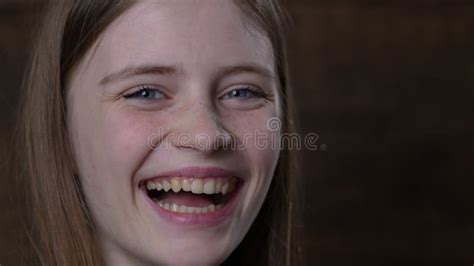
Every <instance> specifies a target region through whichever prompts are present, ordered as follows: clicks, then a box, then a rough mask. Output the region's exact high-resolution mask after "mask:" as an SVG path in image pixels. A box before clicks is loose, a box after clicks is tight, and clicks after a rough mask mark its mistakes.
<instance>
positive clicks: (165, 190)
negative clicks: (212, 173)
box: [146, 177, 238, 214]
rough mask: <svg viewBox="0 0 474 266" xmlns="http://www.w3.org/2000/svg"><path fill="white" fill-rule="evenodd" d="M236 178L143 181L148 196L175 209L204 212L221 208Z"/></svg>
mask: <svg viewBox="0 0 474 266" xmlns="http://www.w3.org/2000/svg"><path fill="white" fill-rule="evenodd" d="M237 182H238V179H237V178H235V177H206V178H187V177H170V178H161V179H160V180H150V181H148V182H147V183H146V188H147V193H148V196H149V197H150V198H151V199H152V200H153V201H154V202H156V203H158V205H159V206H160V207H161V208H163V209H165V210H167V211H171V212H175V213H188V214H189V213H196V214H199V213H207V212H214V211H216V210H219V209H221V208H222V207H223V206H224V204H225V203H226V202H227V200H228V196H227V195H229V194H230V192H232V191H233V190H234V188H235V186H236V184H237Z"/></svg>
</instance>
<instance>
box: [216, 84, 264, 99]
mask: <svg viewBox="0 0 474 266" xmlns="http://www.w3.org/2000/svg"><path fill="white" fill-rule="evenodd" d="M251 97H257V98H265V97H266V94H265V93H264V92H262V91H258V90H256V89H252V88H250V87H243V88H238V89H233V90H231V91H229V92H228V93H227V94H225V95H224V96H222V99H235V98H237V99H238V98H251Z"/></svg>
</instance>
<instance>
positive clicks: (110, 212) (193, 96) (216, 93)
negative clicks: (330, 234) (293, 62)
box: [19, 0, 297, 265]
mask: <svg viewBox="0 0 474 266" xmlns="http://www.w3.org/2000/svg"><path fill="white" fill-rule="evenodd" d="M285 26H286V22H285V15H284V12H283V11H282V7H281V5H280V4H279V3H278V2H277V1H275V0H235V1H231V0H200V1H173V0H148V1H147V0H142V1H126V0H107V1H106V0H103V1H93V0H80V1H79V0H62V1H52V2H51V3H50V4H49V5H48V7H47V13H46V16H45V20H44V23H43V24H42V26H41V30H40V32H39V37H38V41H37V44H36V47H35V51H34V54H33V57H32V60H31V66H30V70H29V75H28V77H27V80H26V82H25V90H24V94H23V96H22V104H23V106H22V114H21V118H20V123H21V127H20V134H19V143H21V149H20V150H21V151H22V152H23V155H22V156H23V157H22V158H23V163H22V167H24V173H25V177H26V180H28V183H27V184H28V189H29V193H30V198H31V210H32V219H33V220H32V225H33V228H34V231H33V237H34V240H35V241H34V243H35V245H34V246H35V248H36V250H37V252H38V255H39V256H38V257H39V260H40V261H39V262H40V263H41V264H46V265H53V264H58V265H102V264H106V265H159V264H175V265H216V264H221V263H224V264H229V265H230V264H242V263H248V264H252V265H253V264H270V265H280V264H287V265H288V264H290V263H291V262H292V261H293V257H295V252H294V247H295V245H294V242H295V237H294V234H292V232H293V230H292V224H294V222H295V217H294V216H295V211H294V210H293V208H292V206H296V205H297V204H293V202H294V200H295V199H294V197H295V193H294V189H295V186H294V182H295V179H296V176H295V175H294V174H290V164H291V163H290V158H291V157H290V156H289V153H288V151H286V150H284V149H281V147H280V145H279V142H276V143H275V142H271V143H270V142H268V140H269V139H278V138H279V137H280V136H281V134H282V133H285V132H288V131H290V130H291V122H290V121H291V119H290V111H291V108H290V105H289V86H288V81H287V69H286V68H287V64H286V52H285V47H286V46H285V38H286V37H285ZM275 121H277V122H280V121H281V123H280V124H278V127H277V128H275V127H274V126H269V125H273V124H274V123H273V124H271V123H269V122H275ZM259 136H265V137H264V138H263V139H262V138H260V137H259ZM260 140H263V141H265V140H267V141H266V142H265V143H266V144H267V145H262V143H260V142H261V141H260ZM244 237H245V239H244Z"/></svg>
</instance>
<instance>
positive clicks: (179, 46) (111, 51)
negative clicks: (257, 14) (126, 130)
mask: <svg viewBox="0 0 474 266" xmlns="http://www.w3.org/2000/svg"><path fill="white" fill-rule="evenodd" d="M243 19H244V16H243V14H242V13H241V10H240V9H239V7H237V6H236V5H235V4H234V3H233V1H232V0H198V1H195V0H194V1H193V0H186V1H175V0H162V1H156V0H155V1H139V2H138V3H137V4H135V5H134V6H132V7H131V8H130V9H129V10H127V11H126V12H125V13H124V14H122V15H121V16H120V17H118V18H117V19H116V20H115V21H114V22H113V23H112V24H111V25H110V26H109V27H108V28H107V29H106V30H105V31H104V33H103V34H102V35H101V36H100V37H99V40H98V42H97V46H96V47H95V48H96V49H94V57H95V60H93V61H94V64H93V65H95V66H91V67H92V68H93V69H94V72H93V73H96V75H104V74H105V73H106V72H110V71H117V70H120V69H121V68H123V67H127V66H134V65H140V64H153V63H159V64H163V65H180V66H183V68H185V69H186V68H193V69H199V70H201V71H206V70H209V71H214V70H215V69H210V68H211V67H214V68H218V67H219V66H227V65H233V64H239V63H242V62H246V63H256V64H260V65H264V66H267V67H268V68H270V69H272V70H273V68H274V67H273V53H272V48H271V44H270V42H269V40H268V38H266V37H265V35H264V34H262V33H260V32H259V31H258V30H256V29H253V28H251V27H250V26H248V25H250V23H244V21H243Z"/></svg>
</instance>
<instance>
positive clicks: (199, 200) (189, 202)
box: [160, 192, 213, 208]
mask: <svg viewBox="0 0 474 266" xmlns="http://www.w3.org/2000/svg"><path fill="white" fill-rule="evenodd" d="M160 201H162V202H164V203H167V202H168V203H170V204H171V203H176V204H178V205H184V206H188V207H199V208H203V207H207V206H209V205H211V204H213V202H212V200H211V198H210V196H207V195H204V194H199V195H198V194H193V193H190V192H178V193H174V192H167V193H164V195H163V196H162V198H161V199H160Z"/></svg>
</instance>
